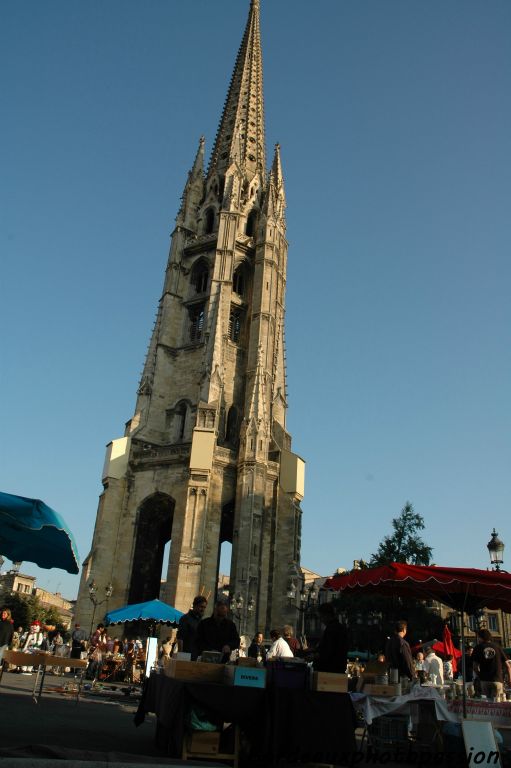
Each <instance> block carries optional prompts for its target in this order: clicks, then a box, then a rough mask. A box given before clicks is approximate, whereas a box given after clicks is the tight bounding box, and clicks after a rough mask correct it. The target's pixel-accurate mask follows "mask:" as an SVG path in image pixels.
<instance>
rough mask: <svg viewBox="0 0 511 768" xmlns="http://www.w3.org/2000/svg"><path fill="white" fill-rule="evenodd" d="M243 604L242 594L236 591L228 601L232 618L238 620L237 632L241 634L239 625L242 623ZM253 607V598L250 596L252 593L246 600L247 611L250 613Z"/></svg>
mask: <svg viewBox="0 0 511 768" xmlns="http://www.w3.org/2000/svg"><path fill="white" fill-rule="evenodd" d="M244 605H245V600H244V598H243V595H242V594H241V593H240V592H238V594H237V595H234V594H233V595H231V599H230V601H229V607H230V609H231V613H232V615H233V616H234V618H235V619H236V620H237V622H238V632H239V634H240V635H241V625H242V619H243V606H244ZM254 608H255V600H254V598H253V597H252V595H249V596H248V601H247V607H246V610H247V613H252V611H253V610H254Z"/></svg>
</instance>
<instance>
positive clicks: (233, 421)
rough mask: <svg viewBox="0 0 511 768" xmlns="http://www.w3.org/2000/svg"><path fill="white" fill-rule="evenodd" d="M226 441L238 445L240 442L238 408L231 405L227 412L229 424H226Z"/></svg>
mask: <svg viewBox="0 0 511 768" xmlns="http://www.w3.org/2000/svg"><path fill="white" fill-rule="evenodd" d="M225 442H226V443H227V444H228V445H233V446H234V445H236V444H237V442H238V409H237V408H236V406H235V405H231V407H230V408H229V410H228V412H227V424H226V426H225Z"/></svg>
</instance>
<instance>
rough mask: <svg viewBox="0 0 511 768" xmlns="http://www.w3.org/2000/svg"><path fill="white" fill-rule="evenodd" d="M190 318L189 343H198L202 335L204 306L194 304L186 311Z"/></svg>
mask: <svg viewBox="0 0 511 768" xmlns="http://www.w3.org/2000/svg"><path fill="white" fill-rule="evenodd" d="M188 313H189V317H190V334H189V335H190V341H200V340H201V339H202V336H203V334H204V319H205V315H206V313H205V307H204V304H194V306H193V307H190V308H189V310H188Z"/></svg>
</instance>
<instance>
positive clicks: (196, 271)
mask: <svg viewBox="0 0 511 768" xmlns="http://www.w3.org/2000/svg"><path fill="white" fill-rule="evenodd" d="M191 282H192V285H193V286H194V288H195V293H205V292H206V291H207V290H208V283H209V267H208V265H207V263H206V262H205V261H203V260H202V259H201V260H200V261H198V262H197V263H196V264H195V265H194V267H193V271H192V281H191Z"/></svg>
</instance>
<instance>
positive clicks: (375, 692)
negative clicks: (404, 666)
mask: <svg viewBox="0 0 511 768" xmlns="http://www.w3.org/2000/svg"><path fill="white" fill-rule="evenodd" d="M364 693H368V694H369V696H401V683H391V684H389V685H376V683H367V684H366V685H364Z"/></svg>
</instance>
